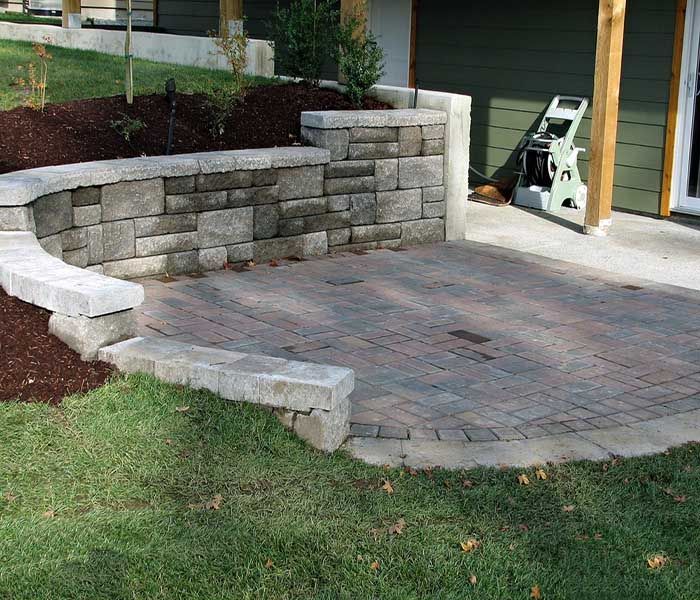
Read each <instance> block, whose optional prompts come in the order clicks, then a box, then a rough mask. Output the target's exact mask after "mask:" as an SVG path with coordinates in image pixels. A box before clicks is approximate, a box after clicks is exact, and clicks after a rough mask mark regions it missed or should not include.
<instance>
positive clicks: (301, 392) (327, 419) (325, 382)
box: [99, 337, 355, 451]
mask: <svg viewBox="0 0 700 600" xmlns="http://www.w3.org/2000/svg"><path fill="white" fill-rule="evenodd" d="M99 358H100V360H103V361H105V362H108V363H111V364H113V365H114V366H116V367H117V368H118V369H119V370H120V371H123V372H125V373H146V374H149V375H153V376H155V377H157V378H158V379H160V380H162V381H165V382H167V383H173V384H177V385H184V386H188V387H191V388H194V389H206V390H209V391H211V392H213V393H215V394H218V395H219V396H221V397H222V398H224V399H226V400H234V401H237V402H249V403H253V404H261V405H264V406H268V407H272V408H274V409H275V412H276V414H277V416H278V417H279V418H280V420H281V421H282V422H283V423H284V424H285V425H286V426H287V427H288V428H289V429H291V430H293V431H295V432H296V433H297V435H299V436H300V437H301V438H303V439H305V440H307V441H308V442H309V443H310V444H312V445H313V446H314V447H316V448H319V449H320V450H324V451H333V450H335V449H337V448H338V447H339V446H340V444H342V442H343V441H344V440H345V438H346V436H347V434H348V427H349V425H348V423H349V417H350V400H349V395H350V393H351V392H352V391H353V388H354V385H355V384H354V373H353V371H352V370H351V369H346V368H343V367H334V366H328V365H319V364H314V363H307V362H297V361H288V360H285V359H281V358H274V357H270V356H258V355H254V354H243V353H240V352H231V351H228V350H222V349H218V348H205V347H202V346H193V345H191V344H185V343H182V342H175V341H172V340H168V339H164V338H153V337H137V338H133V339H130V340H127V341H124V342H120V343H118V344H114V345H112V346H108V347H104V348H102V349H101V350H100V351H99Z"/></svg>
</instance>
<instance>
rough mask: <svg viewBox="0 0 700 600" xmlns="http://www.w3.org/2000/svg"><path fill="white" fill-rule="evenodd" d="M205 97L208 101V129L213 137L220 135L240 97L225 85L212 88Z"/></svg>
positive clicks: (224, 129)
mask: <svg viewBox="0 0 700 600" xmlns="http://www.w3.org/2000/svg"><path fill="white" fill-rule="evenodd" d="M207 99H208V101H209V120H210V123H209V130H210V132H211V134H212V136H214V137H217V136H222V135H224V132H225V131H226V124H227V123H228V121H229V119H230V118H231V115H232V114H233V110H234V108H236V106H237V105H238V103H239V102H240V101H241V98H240V96H239V95H238V94H237V93H236V92H235V91H234V90H233V89H231V88H230V87H228V86H225V87H221V88H218V89H215V90H213V91H212V92H211V93H210V94H209V95H208V98H207Z"/></svg>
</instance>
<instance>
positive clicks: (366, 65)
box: [336, 6, 384, 106]
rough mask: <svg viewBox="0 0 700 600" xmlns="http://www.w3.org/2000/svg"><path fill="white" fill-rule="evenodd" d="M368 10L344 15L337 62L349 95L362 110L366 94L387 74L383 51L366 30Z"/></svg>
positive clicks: (361, 9)
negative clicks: (385, 72)
mask: <svg viewBox="0 0 700 600" xmlns="http://www.w3.org/2000/svg"><path fill="white" fill-rule="evenodd" d="M366 12H367V7H366V6H364V7H361V8H359V9H358V10H357V11H356V12H354V13H350V14H346V15H343V22H342V24H341V25H340V28H339V31H338V47H337V50H336V60H337V62H338V68H339V69H340V72H341V73H342V74H343V77H344V78H345V85H346V89H347V95H348V97H349V98H350V100H352V102H353V103H354V104H355V105H357V106H361V105H362V101H363V100H364V98H365V96H366V95H367V92H368V91H369V90H370V88H371V87H372V86H373V85H375V84H376V83H377V82H378V81H379V79H380V78H381V76H382V75H383V74H384V51H383V50H382V48H381V47H380V46H379V44H378V43H377V38H376V36H375V35H374V34H373V33H372V32H371V31H369V30H368V28H367V17H366V16H365V15H366Z"/></svg>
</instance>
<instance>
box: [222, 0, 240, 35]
mask: <svg viewBox="0 0 700 600" xmlns="http://www.w3.org/2000/svg"><path fill="white" fill-rule="evenodd" d="M234 21H243V0H219V32H221V33H223V32H225V31H228V28H229V25H230V24H231V23H232V22H234Z"/></svg>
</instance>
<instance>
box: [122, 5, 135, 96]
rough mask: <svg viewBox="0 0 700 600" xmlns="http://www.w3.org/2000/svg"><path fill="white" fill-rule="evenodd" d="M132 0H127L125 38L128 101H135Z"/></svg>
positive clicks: (125, 82) (125, 79)
mask: <svg viewBox="0 0 700 600" xmlns="http://www.w3.org/2000/svg"><path fill="white" fill-rule="evenodd" d="M131 16H132V15H131V0H126V37H125V39H124V56H125V57H126V76H125V78H124V86H125V91H126V103H127V104H133V103H134V50H133V48H132V47H131V37H132V36H131Z"/></svg>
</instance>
